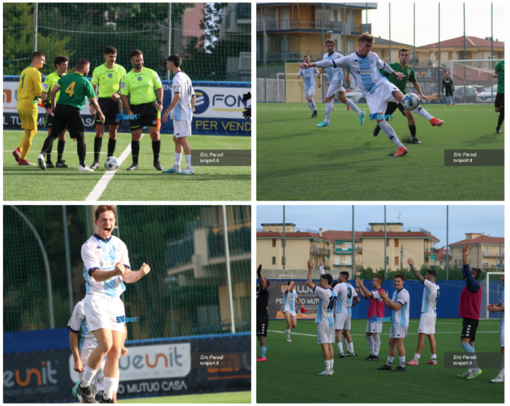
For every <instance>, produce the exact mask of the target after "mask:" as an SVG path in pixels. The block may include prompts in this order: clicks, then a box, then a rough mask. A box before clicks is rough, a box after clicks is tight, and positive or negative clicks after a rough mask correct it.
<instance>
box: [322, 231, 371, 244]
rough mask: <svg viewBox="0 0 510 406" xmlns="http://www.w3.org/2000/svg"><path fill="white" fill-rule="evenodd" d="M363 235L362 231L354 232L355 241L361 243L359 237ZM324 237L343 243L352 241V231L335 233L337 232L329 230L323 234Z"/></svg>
mask: <svg viewBox="0 0 510 406" xmlns="http://www.w3.org/2000/svg"><path fill="white" fill-rule="evenodd" d="M360 234H362V232H361V231H355V232H354V240H355V241H360V239H359V236H360ZM322 235H323V236H324V237H326V238H327V239H328V240H332V241H334V240H341V241H352V231H335V230H328V231H324V232H323V233H322Z"/></svg>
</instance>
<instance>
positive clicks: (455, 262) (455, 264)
mask: <svg viewBox="0 0 510 406" xmlns="http://www.w3.org/2000/svg"><path fill="white" fill-rule="evenodd" d="M455 268H457V260H455Z"/></svg>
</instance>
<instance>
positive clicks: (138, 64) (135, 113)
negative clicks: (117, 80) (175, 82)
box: [120, 49, 163, 171]
mask: <svg viewBox="0 0 510 406" xmlns="http://www.w3.org/2000/svg"><path fill="white" fill-rule="evenodd" d="M130 59H131V63H132V64H133V70H132V71H130V72H129V73H128V74H127V75H126V76H124V80H123V81H122V83H121V85H120V94H121V95H122V103H123V104H124V108H125V109H126V114H127V115H129V116H130V120H129V128H130V130H131V136H132V140H131V153H132V156H133V164H132V165H131V166H130V167H129V168H127V169H128V171H137V170H138V169H139V167H138V157H139V155H140V139H141V138H142V129H143V127H145V126H147V128H148V129H149V135H150V137H151V140H152V152H153V154H154V167H155V168H156V169H157V170H158V171H162V170H163V167H162V166H161V164H160V163H159V151H160V150H161V141H160V139H159V128H158V121H159V120H158V115H159V114H160V112H161V111H162V110H163V85H162V84H161V79H160V78H159V76H158V74H157V73H156V72H154V71H153V70H152V69H148V68H144V67H143V54H142V51H140V50H138V49H135V50H134V51H133V52H131V55H130ZM154 90H156V92H157V94H158V97H157V102H156V94H155V93H154ZM128 95H129V100H128Z"/></svg>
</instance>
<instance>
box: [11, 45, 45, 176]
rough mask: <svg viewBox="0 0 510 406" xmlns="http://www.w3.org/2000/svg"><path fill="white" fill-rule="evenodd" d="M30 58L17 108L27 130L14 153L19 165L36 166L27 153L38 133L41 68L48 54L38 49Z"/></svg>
mask: <svg viewBox="0 0 510 406" xmlns="http://www.w3.org/2000/svg"><path fill="white" fill-rule="evenodd" d="M30 60H31V64H30V66H29V67H28V68H26V69H25V70H23V72H21V75H20V79H19V84H18V93H17V97H16V98H17V104H16V109H17V110H18V114H19V117H20V119H21V128H23V129H24V130H25V134H24V135H23V138H22V139H21V142H20V144H19V146H18V148H17V149H16V150H15V151H13V153H12V154H13V155H14V159H16V161H17V162H18V165H31V166H35V164H34V163H32V162H28V160H27V155H28V151H30V147H31V146H32V139H33V138H34V135H35V134H36V133H37V116H38V112H37V101H38V99H39V97H41V93H42V76H41V72H39V69H41V68H42V67H43V66H44V63H45V62H46V56H45V55H44V54H43V53H42V52H37V51H36V52H34V53H33V54H32V56H31V57H30Z"/></svg>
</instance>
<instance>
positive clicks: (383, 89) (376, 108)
mask: <svg viewBox="0 0 510 406" xmlns="http://www.w3.org/2000/svg"><path fill="white" fill-rule="evenodd" d="M394 91H397V92H400V90H399V88H398V87H397V86H395V85H394V84H393V83H391V82H389V81H387V80H386V81H384V82H382V83H379V85H377V88H376V89H375V90H374V92H373V93H371V94H369V95H368V96H367V97H366V99H367V104H368V109H369V110H370V113H371V114H377V113H381V114H385V113H386V108H387V107H388V102H394V103H398V102H397V100H396V99H395V98H394V97H393V94H392V92H394Z"/></svg>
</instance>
